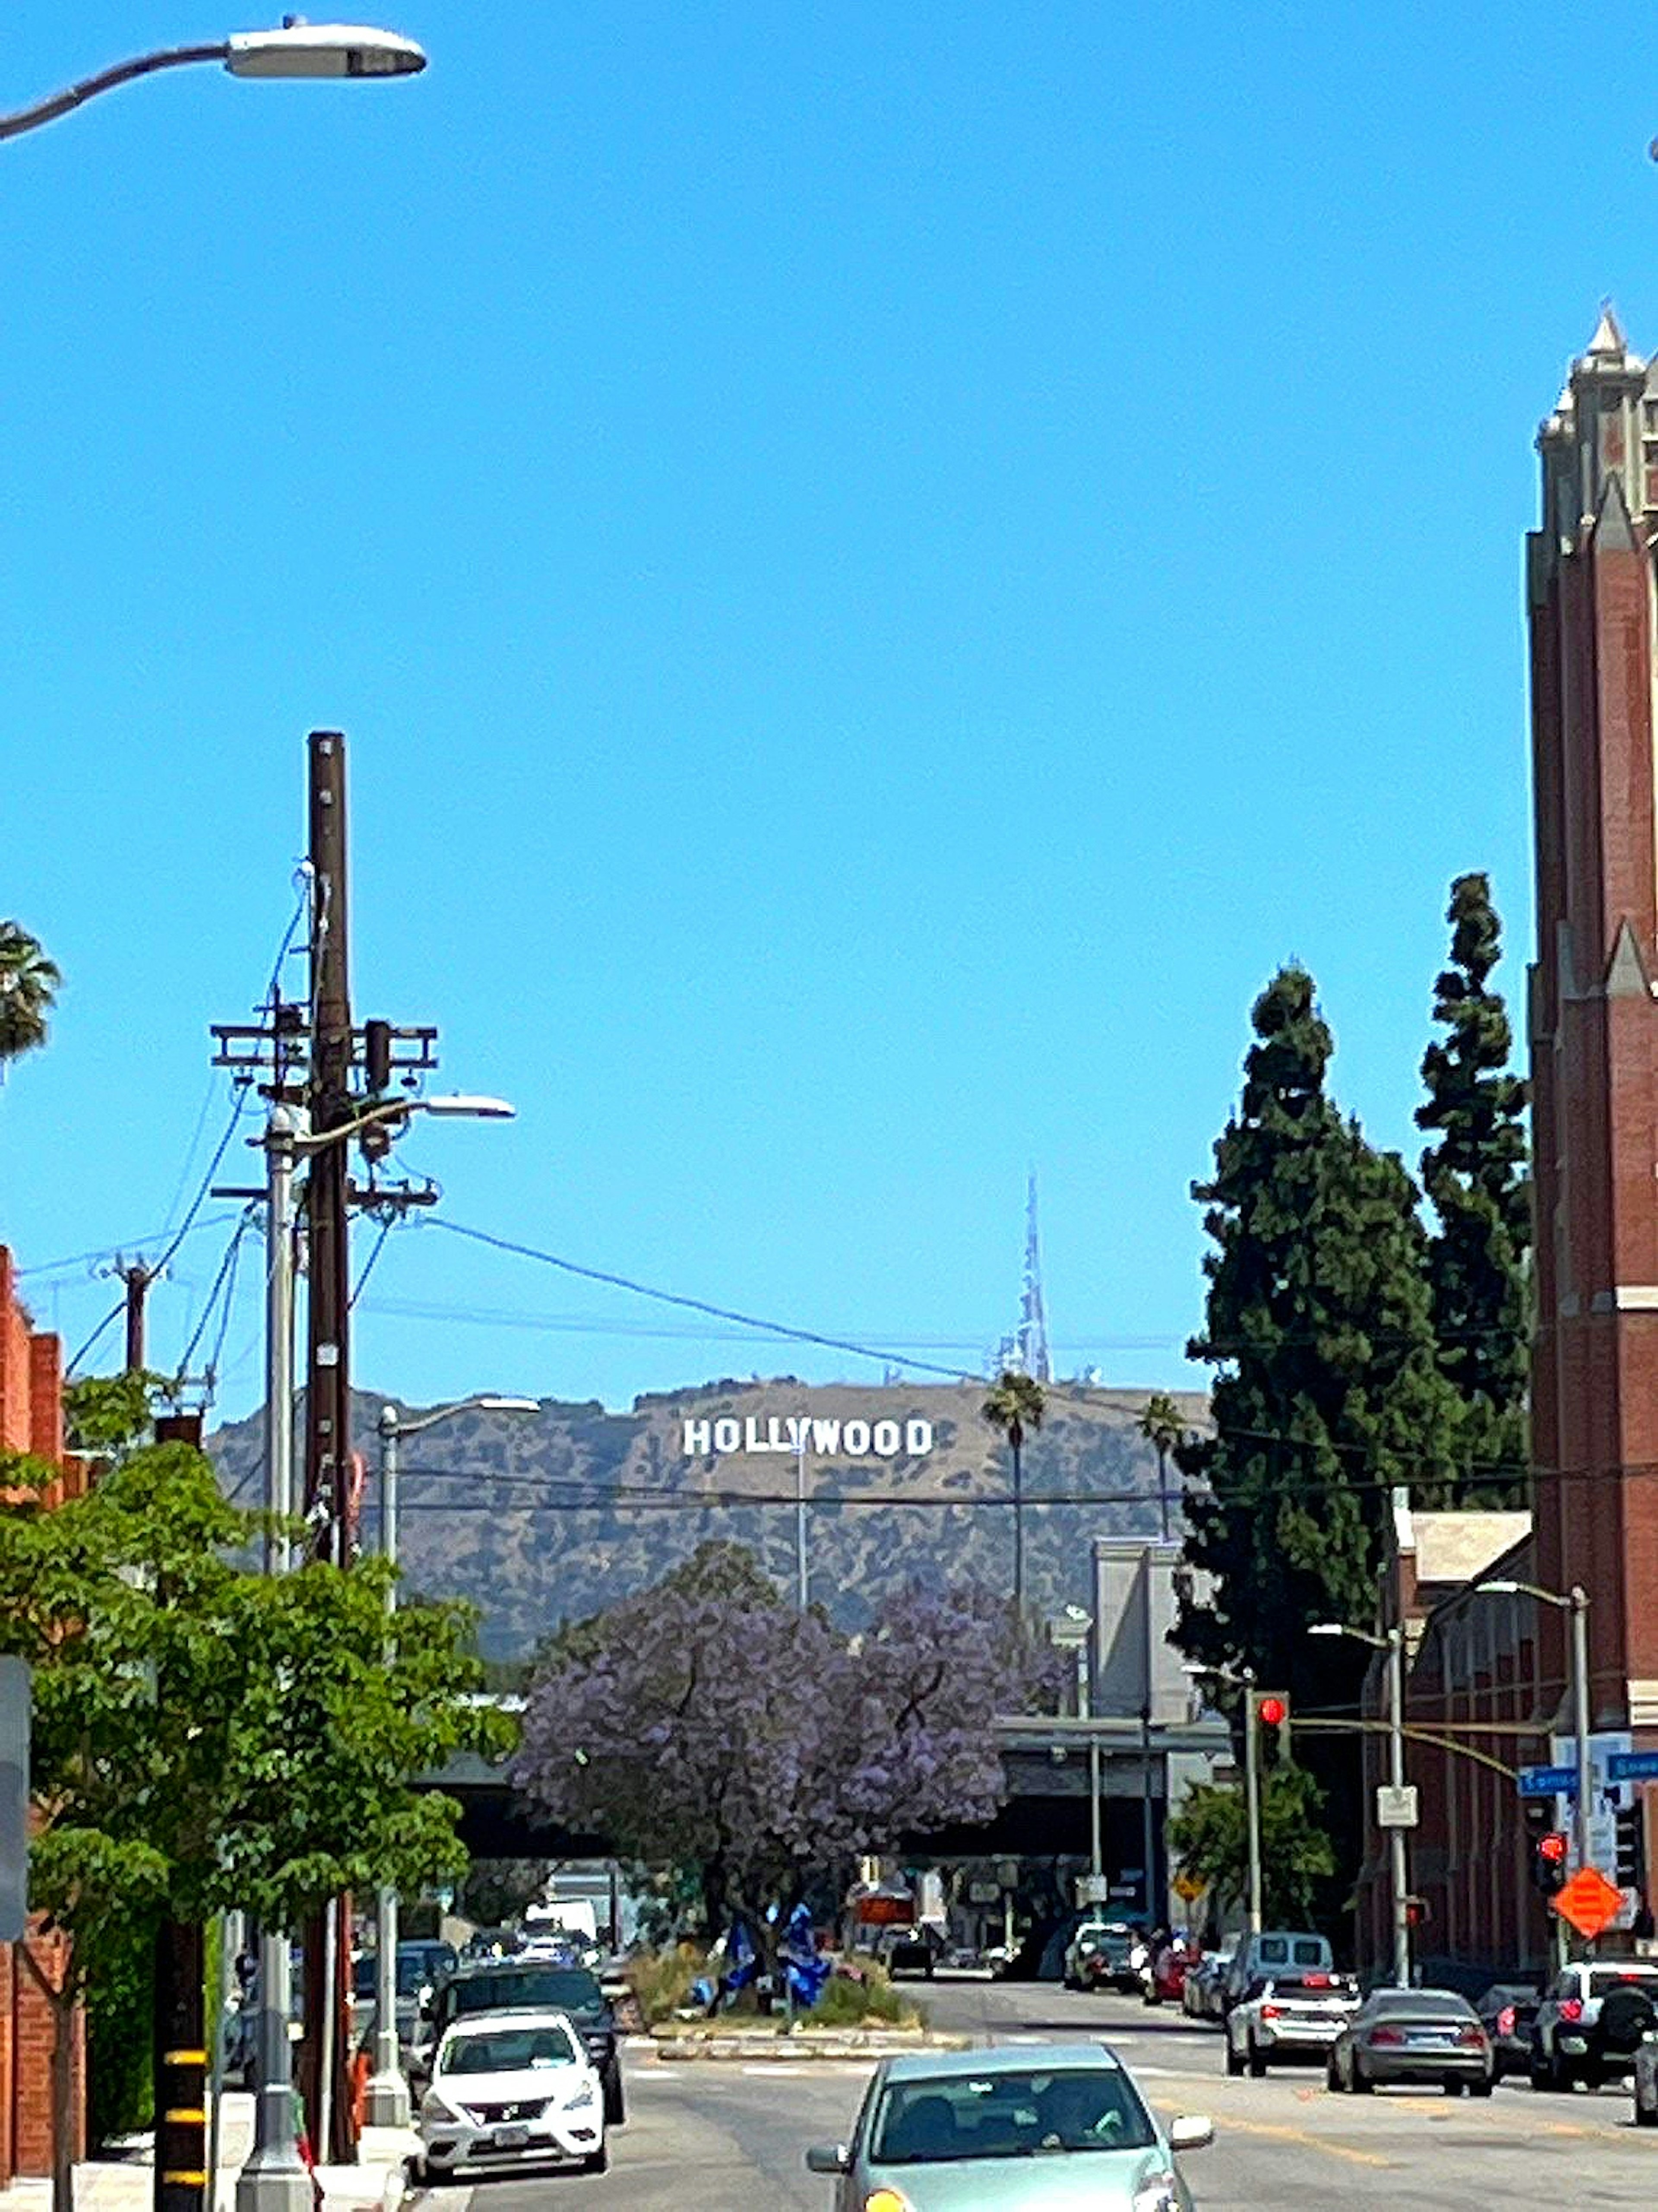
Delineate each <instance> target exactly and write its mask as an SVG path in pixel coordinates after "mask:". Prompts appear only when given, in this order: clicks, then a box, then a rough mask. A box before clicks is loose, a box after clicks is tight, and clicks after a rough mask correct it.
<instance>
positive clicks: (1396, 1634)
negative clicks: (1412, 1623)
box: [1307, 1620, 1411, 1990]
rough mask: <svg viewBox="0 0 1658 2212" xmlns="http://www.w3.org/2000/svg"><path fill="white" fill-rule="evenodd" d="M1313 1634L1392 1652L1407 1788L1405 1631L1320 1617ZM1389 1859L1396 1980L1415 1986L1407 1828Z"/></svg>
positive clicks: (1398, 1748) (1391, 1716)
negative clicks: (1380, 1631)
mask: <svg viewBox="0 0 1658 2212" xmlns="http://www.w3.org/2000/svg"><path fill="white" fill-rule="evenodd" d="M1307 1633H1308V1634H1309V1636H1345V1637H1346V1638H1348V1639H1349V1640H1350V1641H1351V1642H1352V1643H1354V1644H1369V1645H1370V1649H1371V1650H1372V1651H1385V1652H1386V1653H1387V1655H1388V1781H1389V1783H1390V1784H1392V1786H1393V1787H1394V1789H1395V1790H1402V1789H1403V1788H1404V1787H1405V1631H1404V1629H1403V1628H1402V1627H1401V1626H1399V1624H1398V1623H1395V1624H1394V1626H1393V1627H1391V1628H1390V1629H1388V1632H1387V1633H1386V1634H1385V1635H1382V1636H1377V1635H1376V1634H1375V1633H1374V1632H1372V1631H1371V1630H1370V1629H1368V1628H1352V1627H1350V1626H1348V1624H1347V1623H1346V1622H1345V1620H1317V1621H1315V1622H1314V1623H1313V1625H1312V1626H1311V1627H1310V1628H1309V1630H1308V1631H1307ZM1388 1872H1389V1876H1390V1886H1391V1887H1392V1890H1393V1919H1394V1981H1395V1982H1396V1983H1397V1984H1398V1985H1399V1987H1400V1989H1401V1990H1407V1989H1409V1987H1410V1986H1411V1885H1410V1873H1409V1869H1407V1867H1406V1863H1405V1831H1404V1829H1403V1828H1401V1827H1398V1826H1390V1827H1389V1828H1388Z"/></svg>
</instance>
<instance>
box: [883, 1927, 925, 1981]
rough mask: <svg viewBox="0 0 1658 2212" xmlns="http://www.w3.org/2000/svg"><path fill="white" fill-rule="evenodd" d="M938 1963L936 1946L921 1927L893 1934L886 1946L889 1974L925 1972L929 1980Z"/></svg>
mask: <svg viewBox="0 0 1658 2212" xmlns="http://www.w3.org/2000/svg"><path fill="white" fill-rule="evenodd" d="M937 1966H938V1947H937V1946H936V1945H935V1944H934V1942H933V1941H932V1937H931V1936H928V1935H927V1934H926V1933H925V1932H924V1931H923V1930H922V1929H919V1928H916V1929H910V1930H908V1932H906V1933H905V1934H904V1935H902V1936H894V1937H893V1939H892V1942H890V1944H889V1945H888V1946H887V1972H889V1973H890V1974H925V1975H926V1978H927V1979H928V1981H931V1980H932V1976H933V1972H934V1971H935V1969H936V1968H937Z"/></svg>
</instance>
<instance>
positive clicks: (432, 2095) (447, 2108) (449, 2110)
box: [420, 2089, 466, 2127]
mask: <svg viewBox="0 0 1658 2212" xmlns="http://www.w3.org/2000/svg"><path fill="white" fill-rule="evenodd" d="M420 2116H421V2118H422V2119H423V2120H450V2121H452V2122H453V2123H454V2124H455V2125H456V2126H458V2127H462V2126H465V2122H466V2115H465V2112H457V2111H456V2110H455V2107H454V2106H452V2105H451V2104H446V2102H445V2101H444V2100H443V2099H442V2098H441V2097H440V2096H439V2094H438V2093H437V2091H436V2090H435V2089H428V2091H427V2093H426V2094H425V2095H424V2096H423V2097H422V2099H421V2100H420Z"/></svg>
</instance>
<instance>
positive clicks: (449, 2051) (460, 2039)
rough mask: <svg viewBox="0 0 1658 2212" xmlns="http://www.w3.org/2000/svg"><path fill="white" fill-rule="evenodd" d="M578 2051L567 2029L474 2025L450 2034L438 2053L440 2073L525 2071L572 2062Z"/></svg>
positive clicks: (572, 2064) (573, 2063)
mask: <svg viewBox="0 0 1658 2212" xmlns="http://www.w3.org/2000/svg"><path fill="white" fill-rule="evenodd" d="M578 2057H579V2053H578V2052H577V2051H576V2048H575V2045H574V2044H573V2043H572V2042H571V2040H570V2038H569V2034H568V2031H567V2030H566V2029H564V2028H562V2027H556V2026H555V2027H512V2028H507V2027H498V2028H492V2029H491V2030H490V2031H489V2033H487V2034H486V2033H484V2032H483V2030H482V2029H476V2030H474V2031H473V2032H472V2033H470V2034H466V2035H452V2036H451V2037H450V2038H449V2039H448V2041H447V2042H446V2044H445V2045H444V2046H443V2049H442V2051H440V2053H439V2055H438V2069H437V2070H438V2072H439V2073H440V2074H526V2073H530V2072H531V2071H533V2070H536V2069H539V2068H541V2067H544V2066H574V2065H575V2064H576V2063H577V2061H578Z"/></svg>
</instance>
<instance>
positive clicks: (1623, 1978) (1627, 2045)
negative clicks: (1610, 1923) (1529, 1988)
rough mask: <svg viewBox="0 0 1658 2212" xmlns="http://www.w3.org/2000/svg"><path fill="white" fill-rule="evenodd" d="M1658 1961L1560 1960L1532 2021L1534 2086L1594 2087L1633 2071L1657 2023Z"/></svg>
mask: <svg viewBox="0 0 1658 2212" xmlns="http://www.w3.org/2000/svg"><path fill="white" fill-rule="evenodd" d="M1655 2000H1658V1966H1655V1965H1654V1964H1653V1963H1652V1962H1651V1961H1650V1960H1646V1959H1588V1960H1577V1961H1575V1962H1574V1963H1573V1964H1572V1965H1571V1966H1563V1967H1562V1968H1561V1970H1560V1972H1558V1974H1557V1975H1556V1976H1555V1978H1554V1979H1553V1980H1552V1982H1551V1983H1550V1984H1549V1985H1548V1987H1547V1989H1546V1990H1544V1992H1543V2001H1542V2002H1541V2003H1540V2005H1539V2006H1538V2008H1537V2018H1536V2021H1535V2022H1534V2023H1533V2027H1532V2060H1531V2082H1532V2087H1533V2089H1570V2088H1573V2087H1576V2084H1577V2083H1578V2082H1579V2081H1581V2082H1582V2084H1583V2085H1584V2087H1586V2088H1589V2089H1598V2088H1599V2087H1600V2084H1601V2083H1602V2082H1603V2081H1611V2080H1612V2079H1613V2078H1614V2077H1615V2076H1616V2075H1620V2074H1629V2073H1632V2072H1633V2071H1634V2068H1635V2060H1636V2056H1637V2052H1638V2051H1639V2050H1640V2048H1641V2045H1642V2040H1643V2037H1644V2036H1645V2035H1646V2034H1647V2033H1648V2031H1649V2029H1651V2028H1652V2027H1655V2026H1658V2002H1655Z"/></svg>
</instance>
